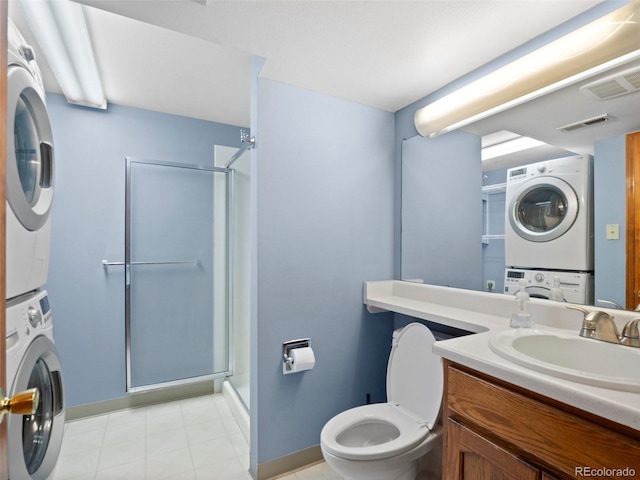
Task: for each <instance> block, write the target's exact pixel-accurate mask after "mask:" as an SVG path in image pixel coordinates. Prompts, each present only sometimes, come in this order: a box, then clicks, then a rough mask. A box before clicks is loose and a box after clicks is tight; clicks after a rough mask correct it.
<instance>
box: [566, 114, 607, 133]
mask: <svg viewBox="0 0 640 480" xmlns="http://www.w3.org/2000/svg"><path fill="white" fill-rule="evenodd" d="M612 119H613V117H612V116H611V115H609V114H604V115H598V116H597V117H591V118H587V119H585V120H580V121H579V122H575V123H570V124H568V125H563V126H562V127H558V128H556V130H560V131H561V132H571V131H573V130H578V129H579V128H584V127H590V126H591V125H598V124H599V123H604V122H606V121H608V120H612Z"/></svg>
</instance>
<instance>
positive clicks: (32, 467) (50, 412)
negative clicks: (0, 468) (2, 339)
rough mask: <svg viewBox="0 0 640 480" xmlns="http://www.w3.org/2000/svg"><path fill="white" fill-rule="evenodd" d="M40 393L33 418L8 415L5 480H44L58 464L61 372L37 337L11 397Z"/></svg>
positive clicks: (61, 427) (53, 355)
mask: <svg viewBox="0 0 640 480" xmlns="http://www.w3.org/2000/svg"><path fill="white" fill-rule="evenodd" d="M28 388H37V389H38V390H39V391H40V401H39V403H38V408H37V410H36V413H34V414H33V415H22V416H20V415H9V422H8V447H9V478H11V479H12V480H32V479H33V480H45V479H47V478H49V476H50V475H51V473H52V472H53V469H54V467H55V465H56V461H57V460H58V455H59V454H60V447H61V446H62V434H63V432H64V419H65V410H64V402H63V391H62V390H63V386H62V369H61V365H60V360H59V359H58V355H57V353H56V349H55V345H54V344H53V342H52V341H51V340H49V339H48V338H47V337H44V336H42V335H41V336H38V337H36V338H35V340H34V341H33V342H32V343H31V344H30V345H29V348H28V349H27V351H26V352H25V355H24V357H23V359H22V361H21V363H20V367H19V368H18V372H17V374H16V378H15V380H14V382H13V386H12V390H11V391H12V394H13V393H17V392H21V391H23V390H26V389H28Z"/></svg>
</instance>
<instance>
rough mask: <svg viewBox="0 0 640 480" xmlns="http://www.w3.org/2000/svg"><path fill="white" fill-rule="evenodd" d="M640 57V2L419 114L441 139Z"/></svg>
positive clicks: (424, 129) (423, 131)
mask: <svg viewBox="0 0 640 480" xmlns="http://www.w3.org/2000/svg"><path fill="white" fill-rule="evenodd" d="M638 57H640V0H634V1H633V2H631V3H630V4H628V5H626V6H624V7H622V8H620V9H618V10H616V11H614V12H612V13H610V14H608V15H606V16H604V17H602V18H600V19H598V20H596V21H594V22H592V23H590V24H588V25H585V26H584V27H581V28H579V29H577V30H575V31H574V32H571V33H569V34H568V35H565V36H564V37H562V38H560V39H558V40H556V41H554V42H551V43H549V44H548V45H545V46H544V47H542V48H540V49H538V50H536V51H535V52H532V53H530V54H528V55H525V56H524V57H522V58H520V59H518V60H516V61H514V62H512V63H510V64H509V65H506V66H504V67H502V68H500V69H498V70H495V71H494V72H491V73H490V74H488V75H486V76H485V77H483V78H481V79H479V80H476V81H475V82H472V83H470V84H469V85H466V86H464V87H462V88H460V89H459V90H456V91H455V92H453V93H451V94H449V95H447V96H445V97H442V98H441V99H439V100H436V101H435V102H433V103H431V104H429V105H427V106H425V107H423V108H421V109H419V110H418V111H417V112H416V114H415V126H416V129H417V130H418V133H419V134H420V135H422V136H425V137H427V136H428V137H435V136H436V135H440V134H442V133H446V132H448V131H451V130H455V129H456V128H460V127H462V126H464V125H468V124H470V123H472V122H474V121H477V120H480V119H482V118H486V117H488V116H490V115H493V114H494V113H498V112H500V111H503V110H506V109H508V108H510V107H513V106H515V105H519V104H521V103H524V102H526V101H528V100H531V99H533V98H537V97H539V96H541V95H544V94H546V93H549V92H552V91H554V90H557V89H559V88H562V87H564V86H567V85H570V84H572V83H575V82H577V81H580V80H582V79H585V78H588V77H590V76H593V75H595V74H597V73H600V72H603V71H606V70H608V69H610V68H613V67H614V66H617V65H622V64H623V63H626V62H629V61H631V60H633V59H635V58H638Z"/></svg>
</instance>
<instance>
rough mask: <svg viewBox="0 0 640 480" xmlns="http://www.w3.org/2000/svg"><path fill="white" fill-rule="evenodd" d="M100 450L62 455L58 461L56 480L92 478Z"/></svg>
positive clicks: (96, 467)
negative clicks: (80, 477) (79, 477)
mask: <svg viewBox="0 0 640 480" xmlns="http://www.w3.org/2000/svg"><path fill="white" fill-rule="evenodd" d="M99 459H100V448H94V449H92V450H87V451H84V452H82V453H80V454H72V455H64V456H60V458H59V459H58V465H57V466H56V471H55V478H56V480H67V479H71V478H75V477H78V476H81V475H82V476H83V477H87V478H89V477H90V478H93V476H94V475H95V472H96V470H97V469H98V460H99Z"/></svg>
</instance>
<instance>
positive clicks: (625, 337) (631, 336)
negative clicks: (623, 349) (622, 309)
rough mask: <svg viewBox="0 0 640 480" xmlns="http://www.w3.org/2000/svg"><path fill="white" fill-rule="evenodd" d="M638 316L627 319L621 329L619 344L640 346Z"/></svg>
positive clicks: (639, 321)
mask: <svg viewBox="0 0 640 480" xmlns="http://www.w3.org/2000/svg"><path fill="white" fill-rule="evenodd" d="M639 324H640V318H636V319H635V320H631V321H629V322H628V323H627V324H626V325H625V326H624V328H623V329H622V337H621V338H620V344H621V345H629V346H630V347H640V328H639V327H638V325H639Z"/></svg>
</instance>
